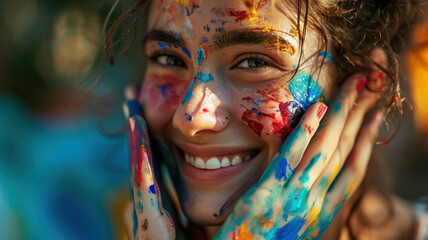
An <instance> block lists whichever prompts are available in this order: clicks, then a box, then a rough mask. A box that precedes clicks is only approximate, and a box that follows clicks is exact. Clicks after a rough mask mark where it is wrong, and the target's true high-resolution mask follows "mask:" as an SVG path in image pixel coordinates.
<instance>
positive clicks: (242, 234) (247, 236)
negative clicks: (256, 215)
mask: <svg viewBox="0 0 428 240" xmlns="http://www.w3.org/2000/svg"><path fill="white" fill-rule="evenodd" d="M253 237H254V236H253V234H251V233H250V232H248V227H247V226H245V225H244V224H242V225H241V227H240V231H239V235H238V237H236V236H235V240H252V239H253Z"/></svg>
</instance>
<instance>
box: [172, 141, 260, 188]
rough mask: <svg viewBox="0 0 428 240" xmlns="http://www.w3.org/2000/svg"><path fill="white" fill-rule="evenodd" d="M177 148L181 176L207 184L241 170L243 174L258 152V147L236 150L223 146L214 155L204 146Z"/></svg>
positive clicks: (235, 175)
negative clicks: (199, 147) (201, 147)
mask: <svg viewBox="0 0 428 240" xmlns="http://www.w3.org/2000/svg"><path fill="white" fill-rule="evenodd" d="M216 149H218V148H216ZM220 149H221V148H220ZM178 150H179V151H178V155H179V161H178V162H179V166H180V169H181V172H182V174H183V177H184V178H187V179H189V180H190V179H192V181H191V182H193V183H200V184H208V185H212V184H220V183H225V182H227V181H229V180H230V179H232V178H236V177H237V176H238V175H241V174H240V173H241V172H243V174H245V172H247V171H249V170H250V169H248V170H247V166H248V165H249V164H250V163H251V162H253V161H252V160H253V159H255V158H256V157H257V156H258V155H259V153H260V150H258V149H252V150H238V151H237V150H233V149H226V148H224V149H223V150H224V151H223V153H220V154H216V155H215V154H213V152H214V151H213V150H211V149H207V148H206V147H205V149H203V150H201V149H196V150H194V149H191V148H186V150H183V149H182V148H178ZM192 150H193V151H192ZM218 152H222V151H221V150H219V151H218ZM249 172H250V171H249Z"/></svg>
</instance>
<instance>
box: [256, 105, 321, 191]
mask: <svg viewBox="0 0 428 240" xmlns="http://www.w3.org/2000/svg"><path fill="white" fill-rule="evenodd" d="M327 108H328V107H327V106H326V105H325V104H324V103H316V104H314V105H312V106H311V107H310V108H309V110H308V111H307V112H306V113H305V115H304V116H303V117H302V119H301V120H300V123H299V124H298V125H297V127H296V128H295V129H294V130H293V132H291V134H290V135H289V136H288V137H287V138H286V139H285V141H284V143H283V144H282V146H281V148H280V150H279V152H278V154H277V155H276V156H275V157H274V158H273V159H272V161H271V163H270V164H269V166H268V167H267V169H266V170H265V172H264V174H263V175H262V177H261V178H260V180H259V182H260V183H262V184H264V185H266V187H268V188H272V187H276V186H275V184H272V182H268V180H269V179H275V181H276V182H277V183H278V185H279V186H280V187H282V186H284V185H285V184H286V183H287V182H288V180H289V178H290V176H291V175H292V174H293V173H294V170H295V168H296V167H297V165H298V164H299V163H300V159H301V158H302V155H303V153H304V152H305V149H306V147H307V146H308V144H309V142H310V141H311V139H312V137H313V135H314V133H315V132H316V131H317V129H318V126H319V124H320V121H321V120H322V118H323V117H324V114H325V113H326V111H327ZM278 190H279V191H280V190H282V188H280V189H278Z"/></svg>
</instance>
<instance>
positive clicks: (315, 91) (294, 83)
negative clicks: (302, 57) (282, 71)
mask: <svg viewBox="0 0 428 240" xmlns="http://www.w3.org/2000/svg"><path fill="white" fill-rule="evenodd" d="M288 88H289V89H290V92H291V94H292V95H293V97H294V99H295V100H296V101H297V102H298V103H299V105H300V107H301V108H302V109H303V110H304V111H306V110H307V109H308V108H309V107H310V106H311V105H312V104H314V103H316V102H317V101H318V98H319V97H320V96H321V86H320V85H319V84H318V83H317V82H315V81H314V79H313V78H312V76H311V75H309V74H308V73H306V72H304V71H300V72H297V73H296V76H294V78H293V79H292V80H291V81H290V83H289V84H288Z"/></svg>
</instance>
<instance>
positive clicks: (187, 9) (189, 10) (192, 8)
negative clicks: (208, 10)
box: [186, 3, 199, 16]
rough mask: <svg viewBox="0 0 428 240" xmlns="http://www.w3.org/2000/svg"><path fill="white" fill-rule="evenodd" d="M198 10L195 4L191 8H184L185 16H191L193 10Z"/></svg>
mask: <svg viewBox="0 0 428 240" xmlns="http://www.w3.org/2000/svg"><path fill="white" fill-rule="evenodd" d="M198 8H199V5H198V4H195V3H193V4H192V6H191V7H186V14H187V16H190V15H192V14H193V12H195V9H198Z"/></svg>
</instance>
